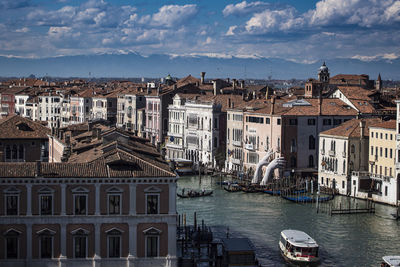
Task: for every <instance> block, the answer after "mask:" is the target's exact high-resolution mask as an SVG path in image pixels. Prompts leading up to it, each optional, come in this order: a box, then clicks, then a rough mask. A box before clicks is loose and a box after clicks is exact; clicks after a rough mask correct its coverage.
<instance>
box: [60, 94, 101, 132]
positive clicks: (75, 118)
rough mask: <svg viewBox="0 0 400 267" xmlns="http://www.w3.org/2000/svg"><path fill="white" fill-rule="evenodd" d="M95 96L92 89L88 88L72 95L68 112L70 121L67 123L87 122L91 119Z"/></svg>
mask: <svg viewBox="0 0 400 267" xmlns="http://www.w3.org/2000/svg"><path fill="white" fill-rule="evenodd" d="M93 96H94V94H93V90H92V89H86V90H85V91H82V92H79V93H77V94H74V95H71V96H70V101H69V112H68V115H69V116H68V121H69V122H68V123H67V125H69V124H77V123H82V122H86V121H88V120H89V119H90V117H91V112H92V106H93V103H92V97H93ZM67 125H63V126H67Z"/></svg>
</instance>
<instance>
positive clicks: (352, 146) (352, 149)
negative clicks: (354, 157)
mask: <svg viewBox="0 0 400 267" xmlns="http://www.w3.org/2000/svg"><path fill="white" fill-rule="evenodd" d="M350 152H351V153H355V152H356V147H355V146H354V145H351V147H350Z"/></svg>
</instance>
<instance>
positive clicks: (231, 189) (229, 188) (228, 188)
mask: <svg viewBox="0 0 400 267" xmlns="http://www.w3.org/2000/svg"><path fill="white" fill-rule="evenodd" d="M224 190H225V191H228V192H240V191H242V189H241V188H240V186H239V185H237V184H231V185H228V186H224Z"/></svg>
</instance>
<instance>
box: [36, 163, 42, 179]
mask: <svg viewBox="0 0 400 267" xmlns="http://www.w3.org/2000/svg"><path fill="white" fill-rule="evenodd" d="M41 169H42V166H41V162H40V160H37V161H36V170H35V177H40V176H42V170H41Z"/></svg>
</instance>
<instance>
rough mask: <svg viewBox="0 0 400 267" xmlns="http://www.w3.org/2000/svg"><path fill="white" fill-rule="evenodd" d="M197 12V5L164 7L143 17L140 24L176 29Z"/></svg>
mask: <svg viewBox="0 0 400 267" xmlns="http://www.w3.org/2000/svg"><path fill="white" fill-rule="evenodd" d="M197 12H198V8H197V5H183V6H179V5H165V6H162V7H161V8H160V9H159V10H158V12H157V13H155V14H153V15H151V16H150V15H147V16H143V17H142V18H141V19H140V22H141V23H142V24H150V25H151V26H161V27H176V26H178V25H182V24H183V23H185V22H186V21H188V20H189V19H192V18H193V17H194V16H195V15H196V14H197Z"/></svg>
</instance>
